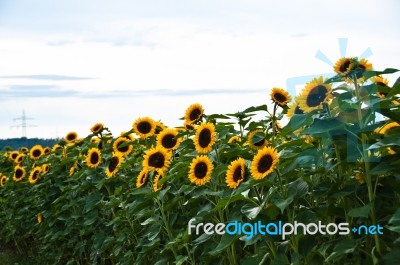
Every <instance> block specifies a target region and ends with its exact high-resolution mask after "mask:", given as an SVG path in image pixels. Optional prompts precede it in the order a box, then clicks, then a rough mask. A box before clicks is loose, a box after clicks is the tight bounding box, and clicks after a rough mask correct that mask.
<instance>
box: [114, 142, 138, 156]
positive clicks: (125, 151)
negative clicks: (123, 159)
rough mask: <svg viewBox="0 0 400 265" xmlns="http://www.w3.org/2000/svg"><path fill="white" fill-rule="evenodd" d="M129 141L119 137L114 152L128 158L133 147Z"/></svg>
mask: <svg viewBox="0 0 400 265" xmlns="http://www.w3.org/2000/svg"><path fill="white" fill-rule="evenodd" d="M129 142H130V141H129V140H128V138H126V137H118V138H117V140H115V142H114V144H113V150H114V152H115V153H120V154H121V156H127V155H129V154H130V153H131V152H132V149H133V147H132V145H130V144H129Z"/></svg>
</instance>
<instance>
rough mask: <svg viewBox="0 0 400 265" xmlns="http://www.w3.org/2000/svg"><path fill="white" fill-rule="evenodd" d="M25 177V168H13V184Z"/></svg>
mask: <svg viewBox="0 0 400 265" xmlns="http://www.w3.org/2000/svg"><path fill="white" fill-rule="evenodd" d="M25 175H26V171H25V168H23V167H21V166H15V168H14V175H13V180H14V181H15V182H18V181H21V180H22V179H23V178H24V177H25Z"/></svg>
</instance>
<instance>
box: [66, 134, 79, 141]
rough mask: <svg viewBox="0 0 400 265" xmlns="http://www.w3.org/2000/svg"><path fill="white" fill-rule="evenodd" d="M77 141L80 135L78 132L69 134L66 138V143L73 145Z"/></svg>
mask: <svg viewBox="0 0 400 265" xmlns="http://www.w3.org/2000/svg"><path fill="white" fill-rule="evenodd" d="M77 139H78V134H77V133H76V132H69V133H67V135H66V136H65V141H67V143H73V142H74V141H76V140H77Z"/></svg>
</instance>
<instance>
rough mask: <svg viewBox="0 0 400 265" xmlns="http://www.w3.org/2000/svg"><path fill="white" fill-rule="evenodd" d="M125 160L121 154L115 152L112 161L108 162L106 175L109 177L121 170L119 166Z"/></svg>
mask: <svg viewBox="0 0 400 265" xmlns="http://www.w3.org/2000/svg"><path fill="white" fill-rule="evenodd" d="M122 161H123V158H122V156H121V155H120V154H118V153H115V154H114V155H113V156H112V157H111V159H110V162H109V163H108V166H107V169H106V175H107V177H109V178H111V177H113V176H114V175H115V174H116V173H117V172H118V170H119V167H120V166H121V163H122Z"/></svg>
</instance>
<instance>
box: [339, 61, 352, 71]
mask: <svg viewBox="0 0 400 265" xmlns="http://www.w3.org/2000/svg"><path fill="white" fill-rule="evenodd" d="M349 66H350V60H346V61H344V62H343V63H342V65H341V66H340V68H339V71H340V72H341V73H344V72H346V71H347V69H348V68H349Z"/></svg>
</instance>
